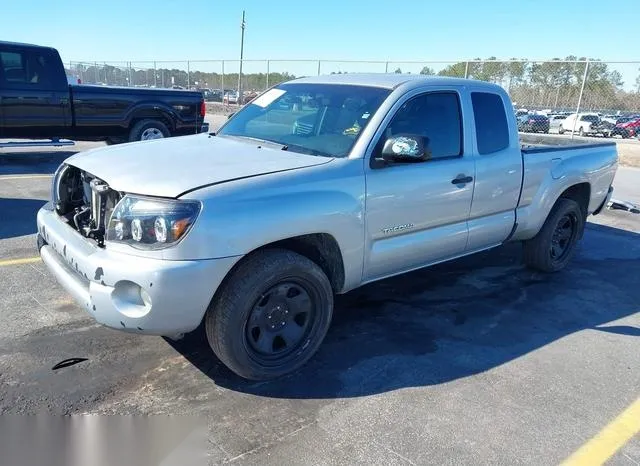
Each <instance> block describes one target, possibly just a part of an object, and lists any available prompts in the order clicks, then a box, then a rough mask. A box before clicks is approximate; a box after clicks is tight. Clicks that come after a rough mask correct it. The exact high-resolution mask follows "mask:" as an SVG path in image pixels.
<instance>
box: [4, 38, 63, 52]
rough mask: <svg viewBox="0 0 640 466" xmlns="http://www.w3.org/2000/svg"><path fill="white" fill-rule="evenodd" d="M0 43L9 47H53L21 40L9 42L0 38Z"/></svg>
mask: <svg viewBox="0 0 640 466" xmlns="http://www.w3.org/2000/svg"><path fill="white" fill-rule="evenodd" d="M0 45H5V46H9V47H20V48H38V49H53V47H49V46H46V45H35V44H25V43H22V42H9V41H5V40H0ZM54 50H55V49H54Z"/></svg>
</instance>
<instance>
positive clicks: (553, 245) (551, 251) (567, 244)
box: [523, 198, 585, 272]
mask: <svg viewBox="0 0 640 466" xmlns="http://www.w3.org/2000/svg"><path fill="white" fill-rule="evenodd" d="M584 222H585V218H584V214H583V211H582V209H581V208H580V205H579V204H578V203H577V202H576V201H574V200H572V199H564V198H560V199H558V202H556V204H555V205H554V206H553V208H552V209H551V212H550V213H549V216H548V217H547V220H546V221H545V222H544V225H543V226H542V228H541V229H540V231H539V232H538V234H537V235H536V236H535V237H533V238H532V239H530V240H527V241H525V242H524V244H523V259H524V263H525V264H526V265H527V266H528V267H530V268H532V269H535V270H540V271H542V272H558V271H559V270H562V269H563V268H564V267H565V266H566V265H567V264H568V263H569V261H570V260H571V258H572V257H573V254H574V253H575V246H576V244H577V242H578V240H579V238H580V237H581V235H582V231H583V229H584Z"/></svg>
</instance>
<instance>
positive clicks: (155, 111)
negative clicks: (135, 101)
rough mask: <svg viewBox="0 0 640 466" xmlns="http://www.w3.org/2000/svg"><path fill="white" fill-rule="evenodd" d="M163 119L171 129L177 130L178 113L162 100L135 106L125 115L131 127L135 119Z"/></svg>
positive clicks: (128, 125)
mask: <svg viewBox="0 0 640 466" xmlns="http://www.w3.org/2000/svg"><path fill="white" fill-rule="evenodd" d="M158 118H160V119H162V120H163V121H164V122H165V123H166V125H167V128H169V130H170V131H172V132H173V131H174V130H175V122H176V120H177V118H178V115H177V113H176V112H175V110H173V109H172V108H171V107H170V106H168V105H166V104H162V103H160V102H149V103H144V104H140V105H136V106H135V107H133V108H132V109H131V110H129V112H128V113H127V115H126V116H125V122H126V124H127V127H131V126H132V123H133V122H134V121H140V120H144V119H150V120H157V119H158Z"/></svg>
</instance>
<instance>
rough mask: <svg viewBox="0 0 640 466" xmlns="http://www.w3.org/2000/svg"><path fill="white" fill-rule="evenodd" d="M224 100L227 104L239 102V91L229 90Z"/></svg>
mask: <svg viewBox="0 0 640 466" xmlns="http://www.w3.org/2000/svg"><path fill="white" fill-rule="evenodd" d="M224 102H225V103H227V104H237V103H238V92H237V91H233V92H227V93H226V94H225V95H224Z"/></svg>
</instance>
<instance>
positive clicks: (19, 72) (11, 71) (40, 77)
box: [0, 51, 51, 87]
mask: <svg viewBox="0 0 640 466" xmlns="http://www.w3.org/2000/svg"><path fill="white" fill-rule="evenodd" d="M0 66H2V72H3V75H4V80H5V82H6V83H7V84H8V85H18V86H29V87H31V86H33V87H45V86H49V85H50V84H51V82H50V80H49V75H48V70H47V68H48V66H49V63H48V57H47V56H46V55H45V54H43V53H39V52H37V51H15V52H14V51H0Z"/></svg>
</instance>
